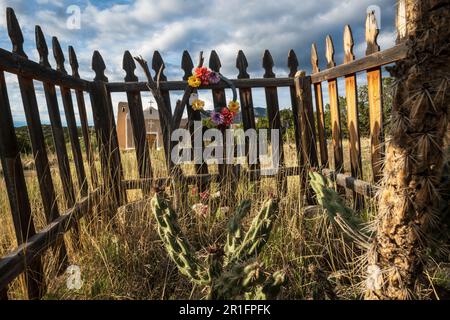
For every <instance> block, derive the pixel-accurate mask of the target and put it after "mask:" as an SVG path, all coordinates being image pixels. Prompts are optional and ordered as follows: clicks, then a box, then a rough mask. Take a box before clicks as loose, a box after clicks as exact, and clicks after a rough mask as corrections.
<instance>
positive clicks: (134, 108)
mask: <svg viewBox="0 0 450 320" xmlns="http://www.w3.org/2000/svg"><path fill="white" fill-rule="evenodd" d="M122 67H123V70H125V72H126V76H125V79H124V80H125V81H126V82H137V81H138V77H137V76H136V75H135V74H134V70H136V64H135V62H134V59H133V57H132V56H131V53H130V52H129V51H125V53H124V56H123V65H122ZM127 100H128V110H129V112H130V120H131V126H132V129H133V137H134V145H135V148H136V159H137V162H138V167H139V177H140V178H141V179H151V178H152V177H153V172H152V163H151V159H150V146H149V145H148V141H147V128H146V124H145V118H144V111H143V109H142V98H141V93H140V92H138V91H136V92H133V91H130V92H127ZM142 191H143V192H144V194H145V195H149V194H150V191H151V184H150V183H144V187H143V188H142Z"/></svg>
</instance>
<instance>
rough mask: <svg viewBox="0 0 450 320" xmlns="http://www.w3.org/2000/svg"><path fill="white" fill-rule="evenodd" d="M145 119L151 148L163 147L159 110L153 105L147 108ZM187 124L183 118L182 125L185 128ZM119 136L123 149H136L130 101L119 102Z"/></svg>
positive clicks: (120, 145)
mask: <svg viewBox="0 0 450 320" xmlns="http://www.w3.org/2000/svg"><path fill="white" fill-rule="evenodd" d="M144 120H145V127H146V129H147V141H148V144H149V146H150V148H152V149H158V150H159V149H160V148H163V146H164V144H163V136H162V130H161V123H160V120H159V112H158V110H157V109H155V108H153V107H152V106H151V105H150V106H149V107H148V108H145V109H144ZM186 125H187V119H182V120H181V124H180V127H182V128H184V127H186ZM117 138H118V140H119V148H120V149H121V150H131V149H134V138H133V127H132V126H131V119H130V114H129V109H128V103H126V102H119V106H118V110H117Z"/></svg>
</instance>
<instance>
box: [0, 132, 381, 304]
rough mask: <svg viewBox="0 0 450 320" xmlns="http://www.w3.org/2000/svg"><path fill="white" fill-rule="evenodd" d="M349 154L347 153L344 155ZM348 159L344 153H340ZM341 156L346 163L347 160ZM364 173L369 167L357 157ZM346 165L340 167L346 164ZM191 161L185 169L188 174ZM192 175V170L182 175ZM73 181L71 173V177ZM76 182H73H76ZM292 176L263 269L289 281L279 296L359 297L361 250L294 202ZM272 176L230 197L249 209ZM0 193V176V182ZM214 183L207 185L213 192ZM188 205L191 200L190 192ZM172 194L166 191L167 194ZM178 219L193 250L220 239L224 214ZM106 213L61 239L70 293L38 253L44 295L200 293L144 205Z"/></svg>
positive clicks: (35, 199) (4, 205) (131, 161)
mask: <svg viewBox="0 0 450 320" xmlns="http://www.w3.org/2000/svg"><path fill="white" fill-rule="evenodd" d="M285 148H286V149H285V150H286V159H287V161H286V162H287V165H288V166H295V165H296V158H295V149H294V148H293V147H291V146H285ZM367 150H368V141H367V139H365V140H363V154H367V155H368V154H369V152H368V151H367ZM346 154H348V152H346ZM346 158H347V157H346ZM152 160H153V167H154V168H155V173H156V175H157V176H165V175H166V170H165V168H164V158H163V154H162V151H159V152H155V153H154V154H152ZM122 161H123V167H124V171H125V178H127V179H133V178H137V170H136V158H135V155H134V153H133V152H126V153H122ZM346 161H348V160H346ZM363 162H364V165H363V166H364V169H365V170H364V172H368V170H367V168H368V166H369V165H370V164H369V163H368V158H367V157H365V158H364V159H363ZM348 167H349V166H348V163H347V162H346V168H348ZM192 170H193V168H192V166H190V167H187V168H186V171H192ZM188 173H193V172H188ZM53 174H54V183H55V184H56V189H57V192H58V195H59V201H58V202H59V204H62V203H63V201H62V199H61V195H62V191H61V186H60V182H59V179H58V177H57V171H55V172H53ZM74 178H75V177H74ZM75 180H76V179H74V181H75ZM298 180H299V179H298V177H289V178H288V189H287V190H286V192H282V193H281V195H280V200H281V201H280V213H279V217H278V219H277V221H276V224H275V228H274V231H273V234H272V236H271V241H270V242H269V244H268V245H267V246H266V248H265V250H264V252H263V253H262V255H261V260H262V261H264V262H265V263H266V265H267V266H268V268H269V271H275V270H279V269H283V270H285V271H286V273H287V278H288V282H287V285H286V287H285V288H284V289H283V290H282V293H281V297H280V298H283V299H313V298H317V297H320V295H319V296H318V294H320V293H322V294H324V292H326V291H327V288H330V287H331V288H333V290H334V291H335V293H336V295H337V297H338V298H339V299H358V298H361V294H362V288H363V285H362V283H363V277H364V271H365V265H364V261H363V260H361V259H360V258H361V256H362V253H361V252H360V251H359V250H358V249H357V248H356V247H354V246H352V245H351V244H349V243H348V242H346V241H344V238H343V235H342V233H341V232H339V231H338V230H337V229H336V228H335V226H332V225H330V224H329V222H328V220H327V218H326V217H325V215H324V214H321V213H317V212H315V213H311V211H308V210H307V211H305V210H304V206H303V203H301V201H300V199H299V181H298ZM274 182H275V179H273V178H268V179H263V180H262V182H261V185H260V189H258V190H257V189H256V185H255V184H254V183H251V182H249V181H247V180H246V179H245V178H242V180H241V181H239V183H238V190H237V198H238V199H239V200H243V199H251V200H252V201H253V204H254V207H258V205H256V204H259V203H261V202H262V201H264V200H265V199H266V198H267V197H268V196H269V195H271V194H279V193H278V192H279V190H277V187H276V183H274ZM27 185H28V192H29V194H30V200H31V203H32V206H33V215H34V218H35V221H36V225H37V229H40V228H42V227H43V226H44V225H45V219H44V217H43V212H42V204H41V201H40V199H39V190H38V187H37V181H36V177H35V176H34V175H28V176H27ZM0 188H1V189H2V190H4V181H3V179H2V180H0ZM214 188H217V186H216V185H212V189H213V191H214ZM189 190H190V191H189V193H190V195H189V197H190V204H191V205H192V204H194V203H196V202H198V199H197V196H195V195H193V194H191V189H189ZM128 196H129V200H130V201H134V200H138V199H140V198H141V197H142V193H141V192H140V191H139V190H137V191H129V192H128ZM172 196H173V194H172ZM367 208H368V209H366V211H365V212H363V213H362V214H363V216H365V217H366V219H367V220H370V219H371V218H372V216H373V212H372V210H371V209H370V208H371V205H370V203H368V206H367ZM0 210H1V211H0V234H1V237H0V255H4V254H5V253H7V252H9V251H11V250H12V249H13V248H14V247H15V246H16V242H15V237H14V230H13V226H12V221H11V218H10V214H9V205H8V201H7V195H6V193H5V192H3V193H0ZM179 214H180V224H181V226H182V228H184V229H185V230H184V231H185V234H186V235H187V236H188V237H189V240H190V242H191V243H192V244H193V245H194V246H195V247H196V249H197V250H202V249H204V248H206V247H207V246H209V245H211V244H213V243H222V242H223V240H224V239H223V235H224V226H225V222H226V221H227V220H228V219H227V214H225V213H214V214H210V215H209V216H208V218H207V219H204V218H202V217H199V216H196V215H195V214H194V213H193V212H191V211H190V210H189V211H188V212H180V213H179ZM104 216H105V212H104V211H103V209H102V208H100V207H98V208H96V209H95V210H94V211H93V212H92V213H91V214H90V215H89V216H87V217H85V218H83V219H82V220H81V224H80V227H81V245H80V247H79V248H77V249H75V248H74V247H73V246H74V244H73V242H72V238H71V235H70V233H69V234H67V235H66V236H65V241H66V244H67V246H68V249H69V260H70V263H71V264H73V265H77V266H79V267H80V268H81V271H82V279H83V281H84V284H83V287H82V288H81V289H80V290H79V291H71V290H68V289H67V287H66V278H67V276H66V275H65V274H64V273H63V274H62V275H60V276H58V275H57V272H56V270H58V269H59V268H58V266H57V265H56V261H55V259H53V257H52V254H51V252H48V253H46V254H45V259H44V261H45V272H46V279H48V281H47V284H48V293H47V295H46V297H45V298H47V299H190V298H200V297H202V296H203V293H202V292H201V288H197V287H194V286H193V285H192V284H191V283H190V282H189V281H188V280H187V279H186V278H184V277H183V276H181V275H180V274H179V273H178V271H177V269H176V266H175V265H174V264H173V263H172V262H171V261H170V260H169V258H168V257H167V254H166V253H165V251H164V249H163V247H162V243H161V242H160V240H159V238H158V236H157V232H156V229H155V222H154V219H153V217H152V215H151V213H150V212H149V210H148V207H143V206H137V207H135V208H133V207H132V208H131V209H129V210H122V211H120V212H119V213H117V214H116V215H115V218H114V219H113V220H112V221H108V220H107V219H103V218H102V217H104ZM9 294H10V298H23V297H25V296H26V295H25V290H24V284H23V282H22V280H21V278H18V279H17V280H15V281H14V282H13V283H12V285H11V287H10V290H9Z"/></svg>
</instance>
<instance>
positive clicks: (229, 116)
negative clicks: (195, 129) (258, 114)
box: [221, 108, 236, 126]
mask: <svg viewBox="0 0 450 320" xmlns="http://www.w3.org/2000/svg"><path fill="white" fill-rule="evenodd" d="M221 114H222V116H223V124H224V125H225V126H230V125H231V124H232V123H233V120H234V116H235V115H236V114H235V113H234V112H231V111H230V110H228V108H223V109H222V112H221Z"/></svg>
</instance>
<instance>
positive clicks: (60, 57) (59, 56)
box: [52, 37, 88, 197]
mask: <svg viewBox="0 0 450 320" xmlns="http://www.w3.org/2000/svg"><path fill="white" fill-rule="evenodd" d="M52 48H53V55H54V57H55V61H56V70H58V71H59V72H61V73H62V74H64V75H67V71H66V68H65V67H64V61H65V58H64V54H63V52H62V50H61V46H60V44H59V41H58V39H57V38H56V37H53V39H52ZM60 89H61V98H62V101H63V106H64V113H65V115H66V121H67V128H68V131H69V138H70V145H71V147H72V155H73V160H74V164H75V169H76V170H75V171H76V173H77V179H78V187H79V188H80V194H81V196H82V197H85V196H87V193H88V182H87V179H86V172H85V170H84V163H83V155H82V153H81V147H80V139H79V137H78V127H77V122H76V119H75V111H74V107H73V100H72V93H71V90H70V89H69V88H67V87H64V86H61V87H60Z"/></svg>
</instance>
